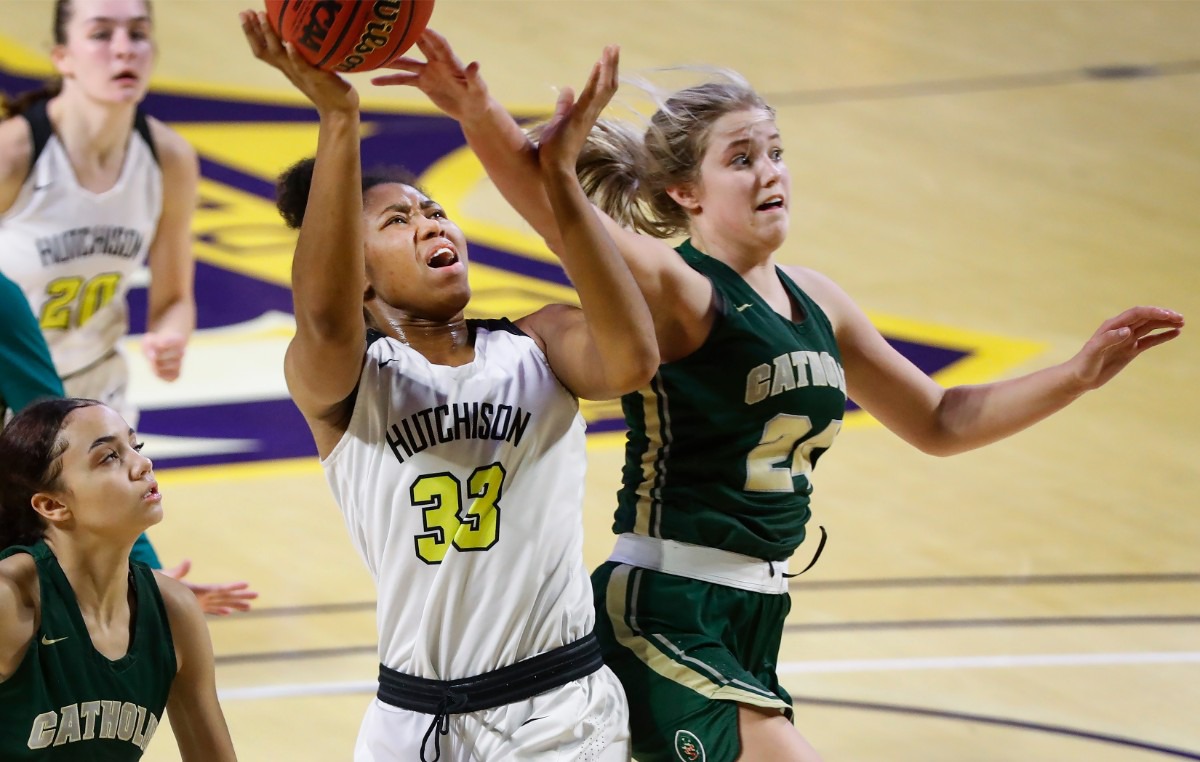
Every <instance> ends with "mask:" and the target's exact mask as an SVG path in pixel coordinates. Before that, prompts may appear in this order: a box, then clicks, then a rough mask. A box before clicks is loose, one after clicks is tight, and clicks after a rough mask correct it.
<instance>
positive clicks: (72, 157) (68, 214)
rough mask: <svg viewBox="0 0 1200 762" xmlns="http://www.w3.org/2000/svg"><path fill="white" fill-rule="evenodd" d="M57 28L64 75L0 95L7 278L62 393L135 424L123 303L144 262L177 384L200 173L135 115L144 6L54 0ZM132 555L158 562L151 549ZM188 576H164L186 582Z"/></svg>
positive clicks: (149, 50) (155, 344)
mask: <svg viewBox="0 0 1200 762" xmlns="http://www.w3.org/2000/svg"><path fill="white" fill-rule="evenodd" d="M53 31H54V43H55V44H54V48H53V50H52V51H51V58H52V60H53V63H54V66H55V68H56V69H57V71H58V74H59V79H58V80H56V81H55V82H54V83H53V84H52V85H50V86H49V87H47V88H45V89H42V90H39V91H35V92H31V93H26V94H24V95H22V96H21V97H19V98H16V99H15V100H13V101H8V100H6V99H0V113H2V115H3V116H4V117H5V119H4V121H3V122H0V273H2V274H3V275H4V276H6V277H7V278H8V279H10V280H11V281H12V282H14V283H16V284H17V285H18V286H19V287H20V288H21V290H22V292H23V293H24V294H25V298H26V299H27V300H28V302H29V306H30V308H32V310H33V314H34V317H35V318H36V319H37V322H38V325H39V326H40V328H41V330H42V334H43V336H44V337H45V339H46V344H48V345H49V348H50V352H51V356H52V358H53V362H54V366H55V369H56V371H57V373H58V375H59V376H60V377H61V379H62V383H63V386H64V387H65V390H66V394H67V395H68V396H72V397H87V398H92V399H97V400H100V401H101V402H103V403H105V404H106V405H108V406H109V407H111V408H113V409H114V410H116V411H117V412H118V413H120V414H121V416H122V417H123V418H124V419H125V420H126V421H128V422H129V424H130V425H131V426H136V425H137V419H138V411H137V408H136V406H134V405H133V404H132V403H131V401H130V400H129V399H128V398H127V395H126V387H127V385H128V378H129V370H128V365H127V363H126V360H125V357H124V355H123V354H122V352H121V349H120V343H121V341H122V339H124V337H125V335H126V333H128V330H129V323H128V315H127V314H126V306H125V294H126V292H127V291H128V290H129V282H130V278H131V276H132V275H133V274H134V273H135V272H136V271H137V270H139V269H140V268H141V267H143V266H144V265H148V266H149V270H150V287H149V309H148V319H147V322H148V326H147V332H146V334H145V336H144V338H143V340H142V350H143V352H144V354H145V355H146V358H147V360H148V361H149V362H150V365H151V368H152V369H153V370H154V373H155V374H156V375H157V376H159V377H160V378H163V379H165V380H168V381H173V380H174V379H175V378H177V377H178V376H179V372H180V368H181V364H182V361H183V353H184V349H185V347H186V345H187V340H188V337H189V335H190V334H191V332H192V328H193V327H194V325H195V320H196V305H195V300H194V298H193V295H192V276H193V270H194V264H193V260H192V249H191V219H192V211H193V209H195V206H196V198H197V190H196V189H197V182H198V178H199V165H198V162H197V159H196V152H195V151H194V150H193V149H192V147H191V146H189V145H188V144H187V142H186V141H185V140H184V139H183V138H182V137H180V136H179V135H178V134H176V133H175V132H174V131H172V130H171V129H170V128H168V127H167V126H166V125H164V124H163V123H162V122H159V121H158V120H156V119H154V118H152V117H149V116H146V115H145V114H143V113H142V112H141V111H140V110H139V108H138V106H139V104H140V103H141V102H142V99H143V98H144V97H145V95H146V91H147V89H148V87H149V82H150V72H151V69H152V68H153V65H154V57H155V48H154V41H153V21H152V19H151V9H150V5H149V3H148V2H145V1H144V0H56V2H55V4H54V22H53ZM8 117H13V118H8ZM31 361H32V360H31ZM143 539H144V538H143ZM134 558H135V559H136V560H140V561H144V562H146V563H147V564H149V565H150V566H151V567H153V568H160V567H161V566H162V564H161V563H159V562H158V556H157V554H156V553H155V552H154V550H153V548H152V547H151V546H150V543H149V542H148V541H142V540H139V543H138V545H137V547H136V548H135V550H134ZM189 568H190V562H188V561H184V562H183V563H181V564H180V565H178V566H176V567H174V568H172V569H170V570H164V573H167V574H169V575H171V576H174V577H176V578H182V577H183V575H185V574H186V573H187V571H188V569H189ZM185 584H187V585H188V587H189V588H191V589H192V591H193V592H194V593H196V595H197V597H198V598H199V599H200V602H201V604H202V606H203V607H204V610H205V611H206V612H208V613H211V614H227V613H230V612H232V611H242V610H245V609H248V608H249V607H250V601H251V600H252V599H253V598H255V597H257V594H256V593H254V592H253V591H251V590H249V589H248V587H247V585H246V583H244V582H235V583H228V584H217V585H208V584H206V585H199V584H193V583H190V582H189V583H185Z"/></svg>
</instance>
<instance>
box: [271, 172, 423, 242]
mask: <svg viewBox="0 0 1200 762" xmlns="http://www.w3.org/2000/svg"><path fill="white" fill-rule="evenodd" d="M315 163H316V159H314V158H312V157H310V158H307V159H301V160H300V161H298V162H296V163H295V164H293V165H292V166H290V167H288V168H287V169H286V170H284V171H283V174H281V175H280V176H279V179H278V180H277V181H276V182H275V208H276V209H278V210H279V215H280V216H281V217H283V221H284V222H285V223H286V224H287V226H288V227H289V228H291V229H292V230H299V229H300V225H302V224H303V223H304V210H305V209H306V208H307V207H308V194H309V192H310V191H311V190H312V176H313V166H314V164H315ZM387 183H401V184H403V185H410V186H412V187H414V188H416V189H417V190H419V191H421V192H422V193H425V191H424V190H422V189H421V186H419V185H417V176H416V175H414V174H413V173H412V172H411V171H409V170H408V169H406V168H404V167H400V166H383V167H375V168H372V169H370V170H367V171H365V172H363V177H362V190H363V193H366V192H367V191H368V190H369V189H371V188H374V187H375V186H376V185H385V184H387ZM426 195H429V194H426Z"/></svg>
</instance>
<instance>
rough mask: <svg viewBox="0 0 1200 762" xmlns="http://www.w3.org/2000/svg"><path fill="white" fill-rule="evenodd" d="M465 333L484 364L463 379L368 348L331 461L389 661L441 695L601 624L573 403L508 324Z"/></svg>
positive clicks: (463, 372) (390, 347) (393, 348)
mask: <svg viewBox="0 0 1200 762" xmlns="http://www.w3.org/2000/svg"><path fill="white" fill-rule="evenodd" d="M470 325H471V326H472V329H473V330H474V332H475V359H474V361H473V362H471V363H470V364H468V365H463V366H460V367H456V368H452V367H448V366H444V365H434V364H431V363H430V362H428V361H427V360H426V359H425V358H424V357H423V356H422V355H421V354H420V353H418V352H416V351H414V350H413V349H411V348H410V347H408V346H406V345H404V344H402V343H400V342H398V341H396V340H394V339H391V338H386V337H379V338H378V339H376V340H375V341H373V342H372V343H371V344H370V345H369V346H368V348H367V357H366V363H365V365H364V366H363V371H362V377H361V378H360V381H359V386H358V397H357V400H356V401H355V404H354V412H353V414H352V417H351V419H350V424H349V426H348V427H347V429H346V433H345V435H344V436H343V437H342V439H341V441H339V442H338V444H337V446H336V447H335V448H334V449H333V452H332V453H330V455H329V456H328V457H327V458H326V459H325V460H324V461H323V466H324V468H325V474H326V477H327V479H328V481H329V484H330V486H331V487H332V489H333V494H334V497H335V498H336V499H337V502H338V505H339V506H340V507H341V509H342V512H343V514H344V515H345V519H346V525H347V527H348V528H349V530H350V536H351V539H352V540H353V542H354V544H355V546H356V547H357V548H358V551H359V553H360V554H361V555H362V557H363V559H364V560H365V561H366V564H367V567H368V568H369V569H370V571H371V574H372V575H373V576H374V577H375V583H376V586H377V588H378V596H379V602H378V608H377V617H378V629H379V659H380V661H381V662H382V663H383V664H385V665H386V666H388V667H391V668H392V669H395V670H397V671H399V672H404V673H406V674H409V675H415V676H418V677H425V678H431V679H439V680H454V679H460V678H466V677H473V676H476V675H479V674H482V673H484V672H489V671H491V670H494V669H497V668H499V667H503V666H507V665H509V664H513V663H515V662H517V661H520V660H522V659H526V658H529V657H531V656H534V655H536V654H539V653H543V652H545V651H549V650H551V649H554V648H557V647H559V646H563V645H566V644H567V643H571V642H573V641H575V640H578V639H579V638H580V637H582V636H583V635H586V634H587V633H588V632H590V631H591V629H592V625H593V623H594V620H595V612H594V608H593V604H592V591H591V585H590V583H589V581H588V575H587V571H586V570H585V569H584V566H583V547H582V540H583V517H582V510H583V509H582V501H583V486H584V485H583V477H584V472H585V470H586V451H585V442H584V427H585V425H584V422H583V417H582V416H581V415H580V414H579V403H578V400H576V398H575V397H574V396H573V395H572V394H571V393H570V392H568V391H567V390H566V389H565V388H564V387H563V386H562V384H561V383H560V382H559V381H558V379H557V378H556V377H555V375H554V373H553V371H551V369H550V365H549V363H548V362H547V360H546V357H545V355H544V354H543V353H542V351H541V349H540V348H539V347H538V346H537V344H536V343H535V342H534V341H533V339H531V338H529V337H528V336H526V335H525V334H524V333H522V332H521V331H520V329H518V328H517V327H516V326H515V325H513V324H512V323H511V322H509V321H507V320H496V321H470Z"/></svg>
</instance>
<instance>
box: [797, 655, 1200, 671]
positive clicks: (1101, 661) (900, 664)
mask: <svg viewBox="0 0 1200 762" xmlns="http://www.w3.org/2000/svg"><path fill="white" fill-rule="evenodd" d="M1195 662H1200V651H1167V652H1152V653H1113V654H1023V655H1019V656H1009V655H1003V656H946V657H939V658H924V659H845V660H840V661H789V662H783V663H782V664H780V665H779V666H778V668H777V669H776V671H777V672H778V673H779V674H781V675H794V674H814V673H820V672H892V671H899V670H920V669H1009V668H1013V667H1078V666H1092V665H1099V666H1113V665H1120V664H1185V663H1195Z"/></svg>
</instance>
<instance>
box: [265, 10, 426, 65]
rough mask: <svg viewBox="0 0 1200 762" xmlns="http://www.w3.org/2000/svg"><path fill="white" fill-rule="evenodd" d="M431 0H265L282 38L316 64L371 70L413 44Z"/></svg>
mask: <svg viewBox="0 0 1200 762" xmlns="http://www.w3.org/2000/svg"><path fill="white" fill-rule="evenodd" d="M433 2H434V0H266V3H267V18H268V19H269V20H270V22H271V26H272V27H273V28H274V29H275V32H276V33H277V34H278V35H279V37H280V39H282V40H283V41H284V42H290V43H292V44H293V45H294V46H295V47H296V51H297V52H298V53H300V55H301V56H302V57H303V58H304V60H306V61H308V62H309V63H311V64H312V65H314V66H316V67H317V68H320V69H326V70H329V71H338V72H343V73H348V72H355V71H370V70H371V69H378V68H379V67H381V66H383V65H384V64H386V63H387V62H388V61H391V60H392V59H393V58H396V57H397V56H399V55H401V54H402V53H404V51H406V50H408V49H409V48H411V47H412V46H413V44H414V43H415V42H416V41H417V38H418V37H420V36H421V33H422V32H424V31H425V25H426V24H428V23H429V17H430V16H431V15H433Z"/></svg>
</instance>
